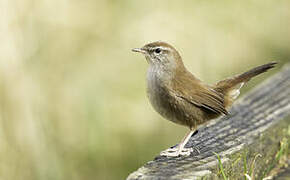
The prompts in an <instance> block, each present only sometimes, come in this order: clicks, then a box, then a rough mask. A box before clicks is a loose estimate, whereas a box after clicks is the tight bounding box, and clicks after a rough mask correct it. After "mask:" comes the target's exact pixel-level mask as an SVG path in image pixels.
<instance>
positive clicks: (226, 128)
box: [127, 65, 290, 180]
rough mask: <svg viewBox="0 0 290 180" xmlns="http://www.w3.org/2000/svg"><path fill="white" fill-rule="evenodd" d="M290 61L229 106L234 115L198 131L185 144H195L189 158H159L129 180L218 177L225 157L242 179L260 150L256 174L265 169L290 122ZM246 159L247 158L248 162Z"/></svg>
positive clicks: (229, 170)
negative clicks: (218, 159) (220, 162)
mask: <svg viewBox="0 0 290 180" xmlns="http://www.w3.org/2000/svg"><path fill="white" fill-rule="evenodd" d="M289 115H290V65H288V66H285V67H284V68H283V69H282V70H281V71H280V72H279V73H277V74H276V75H274V76H273V77H271V78H269V79H268V80H267V81H265V82H264V83H262V84H260V85H259V86H258V87H256V88H255V89H254V90H252V91H251V92H249V93H248V94H247V95H246V96H244V97H243V98H240V100H239V101H238V102H236V103H235V105H234V106H233V107H232V109H231V110H230V115H229V116H226V117H222V118H219V119H217V120H215V121H213V122H212V123H210V124H208V125H206V126H205V127H202V128H200V129H199V132H198V133H197V134H196V135H195V136H192V137H191V139H190V141H189V142H188V144H187V146H186V147H196V148H198V149H199V151H200V154H198V153H197V152H193V153H192V154H191V156H188V157H170V158H167V157H160V156H157V157H156V158H155V159H154V160H153V161H150V162H148V163H146V164H145V165H144V166H143V167H141V168H139V169H138V170H137V171H136V172H133V173H132V174H130V175H129V177H128V178H127V179H128V180H141V179H142V180H143V179H153V180H154V179H156V180H157V179H158V180H162V179H199V178H203V177H207V179H216V178H217V177H218V176H220V175H218V174H219V173H218V161H217V158H216V156H215V155H214V153H213V152H216V153H218V154H219V155H220V156H221V160H222V163H223V166H224V168H225V169H226V173H227V175H228V176H229V177H230V178H231V179H241V178H244V176H243V174H244V173H245V168H244V166H245V164H247V167H250V165H251V162H252V161H253V159H254V157H255V156H256V155H257V154H260V155H262V158H260V159H259V158H257V160H256V163H255V168H254V170H255V176H257V177H261V176H263V174H264V173H266V171H267V165H268V164H270V163H271V162H272V161H273V159H274V156H275V153H276V152H277V151H278V149H279V142H280V140H281V138H282V137H284V136H285V132H284V129H285V128H286V129H287V127H288V126H289V124H290V116H289ZM244 160H245V161H244Z"/></svg>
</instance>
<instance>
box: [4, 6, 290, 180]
mask: <svg viewBox="0 0 290 180" xmlns="http://www.w3.org/2000/svg"><path fill="white" fill-rule="evenodd" d="M289 19H290V1H288V0H279V1H277V0H256V1H250V0H243V1H229V0H221V1H211V0H202V1H201V0H194V1H153V0H148V1H134V0H123V1H116V0H110V1H105V0H82V1H81V0H1V1H0V40H1V42H0V179H5V180H10V179H11V180H18V179H19V180H20V179H21V180H23V179H25V180H26V179H27V180H28V179H29V180H38V179H39V180H50V179H53V180H64V179H70V180H79V179H86V180H89V179H124V178H125V177H126V176H127V175H128V174H129V173H130V172H132V171H134V170H136V169H137V168H138V167H140V166H141V165H143V164H144V163H145V162H146V161H149V160H151V159H152V158H153V157H154V156H155V155H157V154H158V153H159V152H160V151H161V150H163V149H165V148H167V147H168V146H171V145H174V144H175V143H177V142H178V141H179V140H180V139H181V138H182V137H183V135H184V134H185V132H186V131H187V129H185V128H184V127H180V126H178V125H174V124H172V123H170V122H169V121H165V120H164V119H162V118H161V117H160V116H159V115H158V114H157V113H156V112H155V111H154V110H153V108H152V107H151V106H150V104H149V101H148V100H147V98H146V84H145V75H146V69H147V63H146V61H145V59H144V57H142V56H141V55H139V54H134V53H132V52H131V49H132V48H135V47H141V46H143V45H144V44H146V43H148V42H152V41H156V40H163V41H167V42H169V43H171V44H173V45H174V46H175V47H176V48H177V49H178V50H179V51H180V53H181V55H182V56H183V58H184V63H185V65H186V66H187V67H188V69H189V70H190V71H191V72H193V73H194V74H195V75H196V76H198V77H200V78H201V79H203V80H205V81H206V82H208V83H214V82H216V81H217V80H220V79H222V78H225V77H226V76H230V75H233V74H235V73H240V72H242V71H245V70H248V69H249V68H251V67H253V66H256V65H260V64H262V63H266V62H269V61H273V60H276V61H279V62H280V64H279V66H278V67H277V68H276V69H275V70H273V71H271V72H269V73H267V74H264V75H263V76H260V77H258V78H255V79H254V80H253V81H251V82H250V83H249V84H248V85H247V86H246V87H245V88H243V91H242V94H244V93H245V92H246V91H247V90H249V89H251V88H252V87H254V86H255V85H256V84H257V83H259V82H260V81H262V80H263V79H265V78H266V77H267V76H270V75H271V74H273V73H274V72H275V71H279V68H280V67H281V66H282V64H284V63H286V62H288V61H289V60H290V43H289V42H290V20H289Z"/></svg>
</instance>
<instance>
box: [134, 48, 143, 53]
mask: <svg viewBox="0 0 290 180" xmlns="http://www.w3.org/2000/svg"><path fill="white" fill-rule="evenodd" d="M132 51H133V52H138V53H143V54H145V53H146V51H145V50H144V49H142V48H134V49H132Z"/></svg>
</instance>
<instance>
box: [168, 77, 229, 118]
mask: <svg viewBox="0 0 290 180" xmlns="http://www.w3.org/2000/svg"><path fill="white" fill-rule="evenodd" d="M175 83H177V84H176V86H175V88H174V92H173V93H174V94H175V95H176V96H177V97H179V98H182V99H183V100H184V101H186V102H188V103H190V104H192V105H195V106H198V107H201V108H205V109H207V110H210V111H212V112H214V113H217V114H225V115H227V114H228V111H227V110H226V108H225V103H224V96H223V94H221V93H219V92H217V91H215V90H214V89H212V88H211V87H210V86H207V85H204V84H202V83H201V82H198V81H191V80H189V79H188V78H187V80H185V81H184V80H182V79H181V80H179V81H175ZM180 87H181V88H180Z"/></svg>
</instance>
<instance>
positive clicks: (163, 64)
mask: <svg viewBox="0 0 290 180" xmlns="http://www.w3.org/2000/svg"><path fill="white" fill-rule="evenodd" d="M133 51H135V52H141V53H143V54H144V55H145V57H146V59H147V61H148V63H149V68H148V73H147V84H148V87H147V94H148V97H149V100H150V102H151V104H152V106H153V107H154V109H155V110H156V111H157V112H158V113H160V114H161V115H162V116H163V117H164V118H166V119H168V120H170V121H172V122H175V123H177V124H181V125H184V126H187V127H189V128H190V133H189V134H188V135H187V136H186V137H185V138H184V139H183V140H182V142H181V143H180V144H179V146H178V148H177V150H176V151H173V152H170V151H165V152H162V153H161V155H166V156H177V155H180V154H181V155H188V154H190V152H191V150H187V151H185V152H184V151H183V150H184V145H185V144H186V142H187V140H188V139H189V138H190V136H191V135H192V133H193V132H194V131H195V130H196V129H197V126H198V125H201V124H204V123H206V122H208V121H209V120H211V119H214V118H217V117H219V116H221V115H223V114H224V115H227V114H228V111H227V109H228V108H229V107H230V106H231V105H232V103H233V101H234V99H235V98H236V97H237V96H238V95H239V89H240V88H241V87H242V86H243V84H244V83H245V82H247V81H249V80H250V79H251V78H252V77H254V76H257V75H258V74H261V73H263V72H266V71H267V70H268V69H271V68H273V67H274V65H275V64H276V63H275V62H272V63H268V64H265V65H262V66H258V67H256V68H253V69H251V70H249V71H247V72H245V73H242V74H240V75H237V76H234V77H232V78H227V79H225V80H222V81H219V82H218V83H217V84H215V85H213V86H210V85H207V84H205V83H203V82H202V81H200V80H199V79H198V78H196V77H195V76H194V75H193V74H191V73H190V72H189V71H187V69H186V68H185V66H184V64H183V62H182V59H181V56H180V55H179V53H178V52H177V51H176V50H175V48H174V47H173V46H171V45H169V44H167V43H165V42H159V41H158V42H153V43H149V44H147V45H145V46H144V47H142V48H138V49H133Z"/></svg>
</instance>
